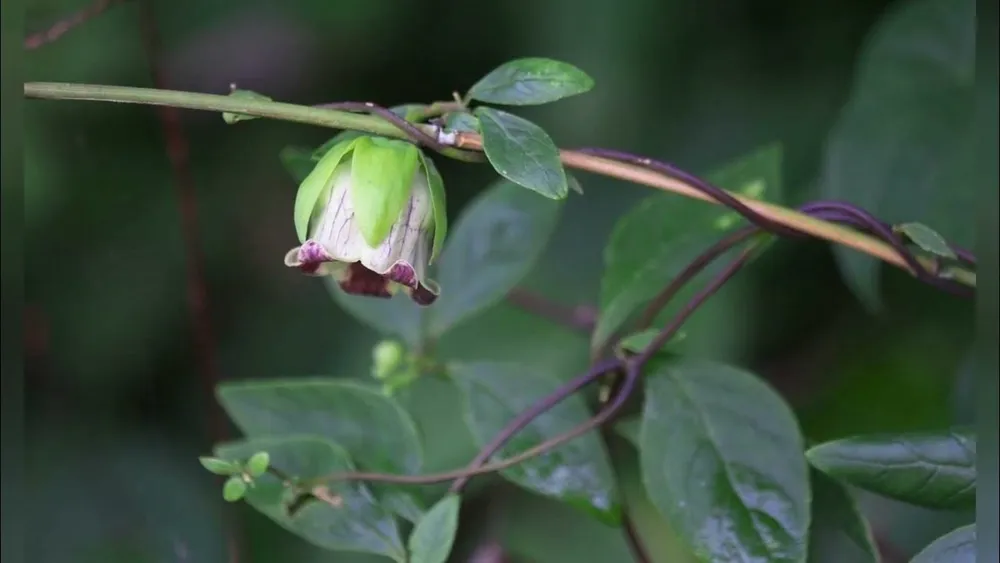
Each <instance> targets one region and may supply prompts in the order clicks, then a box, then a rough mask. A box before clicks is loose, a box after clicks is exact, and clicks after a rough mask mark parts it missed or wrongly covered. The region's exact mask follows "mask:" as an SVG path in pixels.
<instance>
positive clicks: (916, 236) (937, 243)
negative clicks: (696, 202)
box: [893, 223, 958, 260]
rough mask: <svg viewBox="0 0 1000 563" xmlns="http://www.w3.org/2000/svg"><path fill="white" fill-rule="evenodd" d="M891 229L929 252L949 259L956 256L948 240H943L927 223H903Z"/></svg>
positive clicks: (953, 258)
mask: <svg viewBox="0 0 1000 563" xmlns="http://www.w3.org/2000/svg"><path fill="white" fill-rule="evenodd" d="M893 230H894V231H896V232H897V233H902V234H904V235H906V237H907V238H908V239H910V240H911V241H913V244H915V245H917V246H919V247H920V248H921V249H923V250H925V251H927V252H930V253H931V254H934V255H936V256H941V257H942V258H948V259H951V260H955V259H957V258H958V256H956V255H955V251H954V250H952V249H951V247H950V246H948V241H946V240H944V237H943V236H941V235H940V234H938V232H937V231H935V230H933V229H931V228H930V227H928V226H927V225H924V224H922V223H903V224H902V225H896V226H895V227H893Z"/></svg>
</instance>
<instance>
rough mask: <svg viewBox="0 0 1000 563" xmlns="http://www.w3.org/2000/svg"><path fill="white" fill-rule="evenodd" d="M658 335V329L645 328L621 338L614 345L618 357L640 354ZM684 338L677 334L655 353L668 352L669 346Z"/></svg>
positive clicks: (679, 333) (682, 335)
mask: <svg viewBox="0 0 1000 563" xmlns="http://www.w3.org/2000/svg"><path fill="white" fill-rule="evenodd" d="M659 335H660V329H658V328H647V329H646V330H643V331H639V332H635V333H632V334H630V335H628V336H626V337H625V338H622V339H621V340H619V341H618V344H616V345H615V348H616V350H617V351H618V355H619V356H622V355H624V354H625V353H626V352H627V353H629V354H640V353H642V351H643V350H645V349H646V348H647V347H649V346H650V345H651V344H652V343H653V340H655V339H656V337H657V336H659ZM685 336H686V335H685V333H683V332H678V333H677V334H675V335H674V336H673V338H671V339H670V340H668V341H667V342H666V343H665V344H664V345H663V346H661V347H660V349H659V351H658V352H657V353H660V354H662V353H664V352H669V347H670V345H671V344H676V343H678V342H680V341H681V340H684V338H685Z"/></svg>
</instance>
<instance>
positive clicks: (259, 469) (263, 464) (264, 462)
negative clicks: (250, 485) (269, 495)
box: [247, 452, 271, 477]
mask: <svg viewBox="0 0 1000 563" xmlns="http://www.w3.org/2000/svg"><path fill="white" fill-rule="evenodd" d="M270 462H271V456H270V455H268V453H267V452H257V453H255V454H253V455H252V456H250V459H249V460H247V473H249V474H250V476H251V477H260V476H261V475H263V474H264V473H267V467H268V464H269V463H270Z"/></svg>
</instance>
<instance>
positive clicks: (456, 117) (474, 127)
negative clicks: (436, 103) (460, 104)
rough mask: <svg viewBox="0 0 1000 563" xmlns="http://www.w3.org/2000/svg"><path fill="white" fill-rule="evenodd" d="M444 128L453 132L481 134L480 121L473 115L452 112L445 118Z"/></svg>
mask: <svg viewBox="0 0 1000 563" xmlns="http://www.w3.org/2000/svg"><path fill="white" fill-rule="evenodd" d="M444 128H445V129H448V130H451V131H465V132H467V133H478V132H479V120H478V119H476V116H474V115H472V114H471V113H465V112H452V113H449V114H446V115H445V116H444Z"/></svg>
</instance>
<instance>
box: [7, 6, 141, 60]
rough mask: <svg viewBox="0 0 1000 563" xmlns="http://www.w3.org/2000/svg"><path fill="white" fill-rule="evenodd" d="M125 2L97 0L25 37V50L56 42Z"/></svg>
mask: <svg viewBox="0 0 1000 563" xmlns="http://www.w3.org/2000/svg"><path fill="white" fill-rule="evenodd" d="M125 2H128V0H96V1H95V2H94V3H93V4H91V5H90V6H87V7H86V8H84V9H82V10H79V11H77V12H75V13H73V14H72V15H70V16H68V17H65V18H63V19H61V20H59V21H57V22H56V23H54V24H52V25H51V26H49V28H48V29H45V30H42V31H38V32H36V33H32V34H31V35H29V36H27V37H25V38H24V48H25V50H28V51H31V50H34V49H37V48H39V47H43V46H45V45H48V44H50V43H54V42H55V41H56V40H58V39H59V38H60V37H62V36H63V35H64V34H65V33H66V32H68V31H70V30H71V29H74V28H77V27H79V26H81V25H83V24H85V23H87V22H88V21H90V20H92V19H94V18H96V17H97V16H99V15H101V14H103V13H104V12H107V11H108V10H110V9H111V8H113V7H115V6H117V5H119V4H124V3H125Z"/></svg>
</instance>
